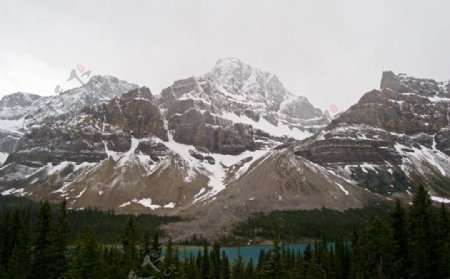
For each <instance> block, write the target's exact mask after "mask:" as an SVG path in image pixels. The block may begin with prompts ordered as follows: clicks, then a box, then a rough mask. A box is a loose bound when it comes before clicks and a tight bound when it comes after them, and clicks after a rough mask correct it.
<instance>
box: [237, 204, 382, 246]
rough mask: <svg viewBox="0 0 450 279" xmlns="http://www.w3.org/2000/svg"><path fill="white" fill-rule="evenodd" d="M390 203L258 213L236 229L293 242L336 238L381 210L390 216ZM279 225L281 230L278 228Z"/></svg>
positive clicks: (239, 233)
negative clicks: (360, 206) (347, 208)
mask: <svg viewBox="0 0 450 279" xmlns="http://www.w3.org/2000/svg"><path fill="white" fill-rule="evenodd" d="M390 207H391V206H390V205H380V206H379V207H367V208H363V209H349V210H346V211H344V212H339V211H334V210H330V209H326V208H323V209H321V210H296V211H274V212H271V213H269V214H263V213H259V214H255V215H253V216H252V217H249V218H248V220H247V221H246V222H243V223H240V224H238V225H237V226H236V227H235V228H234V231H233V233H234V234H235V235H236V236H239V237H242V238H248V239H254V238H257V237H260V238H263V239H273V236H274V235H279V238H280V239H283V240H285V241H289V242H295V241H299V240H300V241H301V240H302V239H305V238H306V239H308V238H317V237H325V238H327V239H334V238H335V237H336V236H343V237H345V239H350V238H351V234H352V232H353V231H354V230H355V229H356V230H360V229H361V228H363V227H364V225H365V224H366V222H367V220H368V219H369V217H370V216H372V215H374V214H378V215H380V216H381V217H383V218H385V219H386V218H387V217H388V216H389V211H388V210H389V209H390ZM275 228H276V229H277V232H275V231H274V229H275Z"/></svg>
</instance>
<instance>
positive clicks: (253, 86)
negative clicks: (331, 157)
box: [158, 58, 329, 154]
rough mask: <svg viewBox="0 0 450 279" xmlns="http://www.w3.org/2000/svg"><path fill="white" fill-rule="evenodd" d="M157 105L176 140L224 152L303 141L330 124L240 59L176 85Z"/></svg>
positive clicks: (273, 78) (271, 77) (221, 62)
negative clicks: (261, 135)
mask: <svg viewBox="0 0 450 279" xmlns="http://www.w3.org/2000/svg"><path fill="white" fill-rule="evenodd" d="M158 101H159V104H160V106H161V107H162V108H163V109H164V112H165V117H166V119H167V120H168V123H169V130H172V129H173V134H174V139H175V140H176V141H177V142H180V143H184V144H191V145H194V146H196V147H204V148H207V149H208V150H209V151H211V152H219V153H222V154H239V153H242V152H244V151H245V150H254V149H255V147H256V145H257V144H256V143H255V141H259V142H264V141H265V142H268V141H267V139H271V140H272V142H280V143H284V142H289V141H291V140H294V139H302V138H304V137H306V136H308V135H311V134H312V132H314V131H316V130H317V129H318V127H320V126H321V125H322V126H325V125H326V124H328V123H329V118H328V117H326V116H325V115H323V114H322V112H321V111H320V110H319V109H316V108H314V107H313V106H312V105H311V104H310V103H309V102H308V100H307V99H306V98H304V97H299V96H295V95H293V94H292V93H290V92H288V91H287V90H286V89H285V88H284V87H283V84H282V83H281V82H280V81H279V79H278V78H277V77H276V76H275V75H273V74H271V73H268V72H263V71H260V70H258V69H255V68H252V67H251V66H249V65H247V64H244V63H242V62H241V61H240V60H239V59H237V58H224V59H220V60H219V61H218V62H217V63H216V65H215V66H214V67H213V69H212V70H211V71H210V72H208V73H206V74H205V75H203V76H201V77H191V78H188V79H184V80H179V81H176V82H174V83H173V85H172V86H170V87H168V88H166V89H164V90H163V91H162V92H161V95H160V97H159V99H158ZM236 124H239V125H236ZM244 124H245V125H244ZM256 130H259V131H262V134H264V135H265V137H264V138H259V137H258V135H259V134H261V133H256V132H255V131H256Z"/></svg>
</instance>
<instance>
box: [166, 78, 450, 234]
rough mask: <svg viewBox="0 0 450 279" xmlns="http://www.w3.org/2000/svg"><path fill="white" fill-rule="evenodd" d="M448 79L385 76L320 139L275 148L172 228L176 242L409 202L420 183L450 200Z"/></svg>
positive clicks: (317, 136)
mask: <svg viewBox="0 0 450 279" xmlns="http://www.w3.org/2000/svg"><path fill="white" fill-rule="evenodd" d="M449 89H450V86H449V83H448V82H436V81H434V80H431V79H418V78H414V77H410V76H407V75H404V74H398V75H395V74H394V73H392V72H384V73H383V75H382V80H381V86H380V90H373V91H371V92H368V93H366V94H365V95H364V96H363V97H362V98H361V99H360V100H359V102H358V103H357V104H355V105H353V106H352V107H350V108H349V109H348V110H347V111H345V112H344V113H342V114H340V115H339V116H338V117H337V118H335V119H333V121H332V122H331V123H330V124H329V125H327V126H326V127H325V128H324V129H322V130H321V131H319V132H318V133H316V134H315V135H313V136H311V137H309V138H307V139H304V140H301V141H296V142H293V143H288V144H285V145H283V146H279V147H277V148H275V149H273V150H272V151H271V153H270V155H268V156H266V157H264V158H262V159H260V160H259V161H257V162H256V163H255V164H254V165H252V166H251V167H250V168H249V169H248V171H247V172H246V173H245V174H244V175H243V176H241V177H240V179H239V180H236V181H234V182H233V183H231V184H229V185H228V186H227V188H226V189H225V190H224V191H222V192H221V193H220V194H218V195H217V196H216V199H215V200H214V201H210V202H207V203H203V204H200V205H199V206H197V207H196V208H192V209H191V210H190V211H189V212H186V213H185V215H186V216H187V217H188V218H187V219H188V220H189V221H184V222H180V223H176V224H170V225H167V226H166V230H167V231H168V232H169V233H170V234H171V235H172V237H174V238H175V239H183V238H189V237H191V236H192V235H194V234H197V235H199V234H200V235H201V234H203V235H207V236H209V237H214V236H217V235H222V234H225V233H226V232H227V231H228V228H229V226H230V224H232V223H235V222H238V221H239V220H244V219H245V218H246V217H247V216H249V215H251V214H252V213H256V212H269V211H273V210H292V209H306V210H309V209H320V208H322V207H326V208H329V209H334V210H339V211H341V210H345V209H348V208H356V207H363V206H368V205H374V204H378V203H384V202H387V201H390V200H392V199H394V198H400V199H406V200H409V199H410V198H411V196H412V193H413V192H414V191H415V189H416V188H417V187H418V185H419V184H422V185H426V186H427V188H428V190H429V191H430V194H431V197H432V200H434V201H435V202H437V203H440V202H445V203H450V157H449V155H450V153H449V141H448V139H449V134H448V133H449V123H450V122H449V117H448V114H449V105H448V104H449V101H450V90H449Z"/></svg>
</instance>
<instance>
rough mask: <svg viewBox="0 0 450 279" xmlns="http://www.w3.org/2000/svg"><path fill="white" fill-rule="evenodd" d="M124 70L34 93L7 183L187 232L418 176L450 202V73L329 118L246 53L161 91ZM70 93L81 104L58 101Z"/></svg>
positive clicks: (402, 83)
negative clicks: (248, 60) (150, 216)
mask: <svg viewBox="0 0 450 279" xmlns="http://www.w3.org/2000/svg"><path fill="white" fill-rule="evenodd" d="M116 80H117V79H112V78H107V79H104V81H105V82H106V84H107V85H105V87H102V86H98V85H97V86H93V85H91V86H86V87H83V88H79V89H77V90H75V91H73V92H72V93H71V94H69V93H65V94H61V96H63V97H58V98H55V100H56V101H45V102H43V101H40V100H41V99H42V98H41V99H38V100H37V101H34V102H33V103H32V105H31V107H33V106H34V104H39V107H40V108H41V110H36V108H32V109H30V111H36V114H34V115H33V117H29V118H27V116H26V115H25V116H21V119H23V120H24V122H23V123H25V125H24V126H23V127H22V128H21V129H18V130H17V131H16V134H15V137H16V138H15V142H14V144H9V145H7V144H5V141H4V142H3V144H2V145H0V146H1V147H2V148H3V149H1V150H0V151H1V152H3V153H2V154H6V155H3V159H2V160H3V161H2V162H3V166H2V167H1V168H0V187H1V188H2V189H0V191H1V192H0V193H2V195H6V194H13V195H19V196H26V197H29V198H33V199H42V198H47V199H51V200H55V201H57V200H60V199H62V198H66V199H67V200H68V201H69V205H70V206H71V207H72V208H83V207H87V206H92V205H95V206H96V207H99V208H103V209H115V210H116V211H118V212H140V213H142V212H151V213H155V214H164V215H165V214H169V215H181V216H185V217H188V219H189V220H190V221H186V222H182V223H179V224H172V225H170V227H168V228H167V230H168V231H169V232H170V233H171V234H172V235H173V236H174V237H177V238H178V239H182V238H185V237H189V236H190V235H192V234H208V235H217V233H218V232H220V231H221V230H223V228H225V227H226V226H227V225H229V224H230V223H233V222H236V221H238V220H242V218H245V217H246V216H248V215H249V214H252V213H254V212H260V211H271V210H276V209H279V210H287V209H315V208H322V207H327V208H331V209H335V210H345V209H347V208H354V207H363V206H365V205H370V204H373V203H380V202H385V201H388V200H390V199H393V198H396V197H400V198H405V199H408V197H409V196H410V194H411V193H412V192H413V191H414V189H415V188H416V187H417V185H418V184H419V183H422V184H425V185H427V187H428V188H429V190H430V192H431V194H432V196H433V199H434V200H435V201H436V202H440V201H443V202H450V200H449V197H450V189H449V187H448V185H449V183H448V182H450V181H449V177H450V164H449V163H448V162H449V157H448V156H449V155H450V154H449V144H450V143H449V140H448V138H449V134H448V133H449V132H448V131H449V118H448V112H449V110H448V104H449V101H450V92H449V88H450V87H449V83H448V82H446V83H443V82H436V81H434V80H430V79H417V78H413V77H409V76H406V75H403V74H399V75H395V74H394V73H392V72H385V73H383V77H382V80H381V86H380V89H379V90H373V91H371V92H368V93H366V94H365V95H364V96H363V97H362V98H361V99H360V100H359V102H358V103H357V104H355V105H353V106H352V107H351V108H349V109H348V110H347V111H345V112H343V113H341V114H340V115H339V116H338V117H336V118H335V119H333V120H332V121H331V122H330V118H329V116H328V115H327V114H326V113H322V112H321V111H320V110H319V109H316V108H314V107H313V106H312V105H311V104H310V103H309V102H308V100H307V99H306V98H304V97H297V96H295V95H293V94H292V93H289V91H287V90H286V89H285V88H284V87H283V85H282V84H281V82H280V81H279V80H278V78H277V77H276V76H275V75H273V74H270V73H267V72H263V71H260V70H258V69H254V68H252V67H251V66H249V65H246V64H244V63H242V62H241V61H240V60H238V59H235V58H225V59H221V60H219V61H218V62H217V63H216V65H215V66H214V67H213V69H212V70H211V71H209V72H208V73H206V74H205V75H202V76H200V77H191V78H187V79H184V80H179V81H176V82H174V83H173V85H171V86H169V87H167V88H165V89H163V90H162V92H161V94H159V95H152V93H151V92H150V90H149V89H148V88H145V87H137V86H134V85H131V84H128V83H126V82H118V80H117V81H116ZM94 81H95V80H94ZM93 84H98V83H97V81H95V82H93ZM129 87H131V88H129ZM98 88H107V89H104V90H103V89H98ZM125 89H126V91H125ZM128 89H129V90H128ZM95 90H97V91H95ZM104 91H106V93H105V94H104V95H102V96H104V97H97V98H94V99H90V97H89V96H90V95H89V94H88V93H86V92H104ZM122 91H124V92H122ZM80 92H81V93H80ZM72 95H73V96H75V95H76V96H80V98H81V102H78V101H74V100H75V99H74V98H72V97H68V98H67V97H64V96H72ZM60 98H63V100H65V101H64V102H65V103H66V104H68V105H71V104H76V105H74V107H75V109H73V110H69V111H67V112H64V113H59V112H61V111H64V110H63V109H61V108H64V107H65V106H61V105H59V104H60V102H59V101H58V100H60ZM66 98H67V100H68V101H66ZM42 104H46V105H42ZM48 104H50V105H48ZM83 104H84V105H83ZM43 108H50V109H48V110H49V111H56V114H50V113H49V112H48V111H46V112H43V111H42V109H43ZM54 108H56V109H54ZM58 108H59V109H58ZM44 110H46V109H44ZM47 115H50V116H49V117H47ZM8 121H9V120H8ZM8 136H11V133H10V135H8ZM5 138H6V137H4V138H3V139H5ZM8 146H9V147H8ZM6 147H8V148H9V149H8V148H6ZM0 163H1V162H0Z"/></svg>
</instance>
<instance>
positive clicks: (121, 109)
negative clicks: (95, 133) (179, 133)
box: [84, 87, 168, 140]
mask: <svg viewBox="0 0 450 279" xmlns="http://www.w3.org/2000/svg"><path fill="white" fill-rule="evenodd" d="M84 112H85V113H87V114H90V116H91V117H92V118H94V119H95V120H100V123H99V124H100V125H103V124H104V123H107V124H109V125H113V126H116V127H118V128H120V129H121V130H122V131H124V132H125V133H130V134H131V135H133V136H135V137H138V138H142V137H146V136H152V135H154V136H157V137H159V138H160V139H162V140H167V139H168V137H167V130H166V128H165V127H164V121H163V117H162V115H161V112H160V110H159V108H158V106H157V105H155V104H154V103H153V96H152V94H151V92H150V89H148V88H147V87H143V88H137V89H134V90H131V91H129V92H128V93H126V94H124V95H123V96H122V97H121V98H115V99H113V100H111V101H110V102H108V103H107V104H102V105H100V106H97V107H94V108H87V109H86V110H85V111H84Z"/></svg>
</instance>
